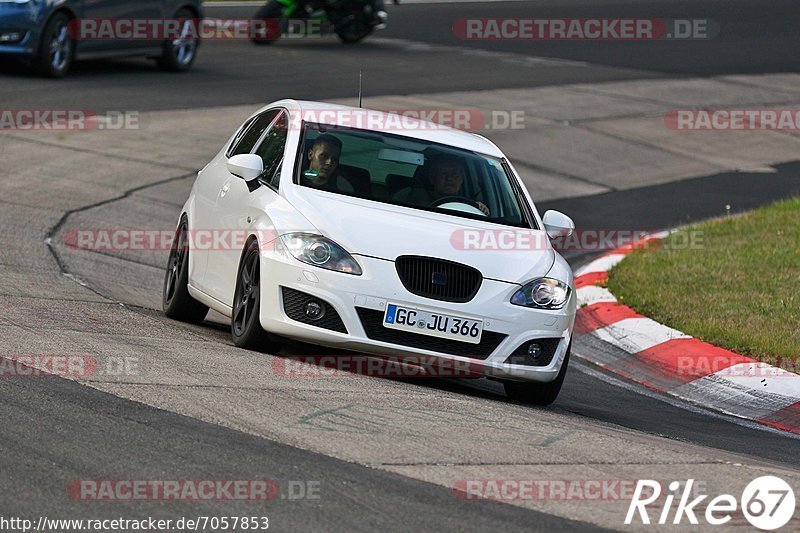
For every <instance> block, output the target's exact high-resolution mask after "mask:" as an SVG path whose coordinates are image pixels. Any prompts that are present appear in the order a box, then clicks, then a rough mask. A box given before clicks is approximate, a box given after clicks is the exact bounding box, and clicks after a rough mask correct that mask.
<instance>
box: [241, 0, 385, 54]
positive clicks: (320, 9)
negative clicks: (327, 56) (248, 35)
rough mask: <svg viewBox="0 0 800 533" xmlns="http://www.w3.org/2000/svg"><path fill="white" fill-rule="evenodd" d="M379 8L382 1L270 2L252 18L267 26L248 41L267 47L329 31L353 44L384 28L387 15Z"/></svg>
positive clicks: (321, 0)
mask: <svg viewBox="0 0 800 533" xmlns="http://www.w3.org/2000/svg"><path fill="white" fill-rule="evenodd" d="M395 3H397V0H395ZM383 8H384V4H383V0H312V1H302V0H301V1H297V0H270V1H269V2H267V3H266V4H264V5H263V6H261V8H260V9H259V10H258V11H257V12H256V14H255V16H254V18H255V19H256V20H269V21H270V23H271V24H269V25H268V27H267V28H266V29H264V30H262V31H260V32H256V34H255V35H254V36H253V38H252V41H253V43H255V44H271V43H273V42H275V41H276V40H278V38H279V37H280V36H281V35H286V34H292V35H294V34H301V35H302V34H312V33H316V32H319V33H329V32H333V33H335V34H336V35H338V36H339V39H340V40H341V41H342V42H343V43H345V44H352V43H357V42H358V41H360V40H361V39H363V38H364V37H366V36H367V35H369V34H371V33H372V32H373V31H375V30H380V29H383V28H385V27H386V20H387V18H388V15H387V13H386V11H384V9H383Z"/></svg>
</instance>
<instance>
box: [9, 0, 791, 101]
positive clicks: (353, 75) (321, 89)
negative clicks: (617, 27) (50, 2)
mask: <svg viewBox="0 0 800 533" xmlns="http://www.w3.org/2000/svg"><path fill="white" fill-rule="evenodd" d="M388 9H389V11H390V17H391V23H390V25H389V27H388V28H387V29H386V30H385V31H383V32H380V33H379V34H378V35H377V38H374V39H369V40H367V41H365V42H363V43H361V44H358V45H356V46H350V47H342V46H341V45H340V44H339V42H338V41H337V40H336V38H335V37H326V38H323V39H319V40H303V39H295V40H291V39H286V40H284V41H283V42H279V43H278V44H277V45H276V46H271V47H264V48H262V47H254V46H244V45H245V44H246V43H243V42H222V41H217V42H209V43H206V45H205V46H204V47H203V48H202V50H201V53H200V56H199V59H198V61H197V63H196V65H195V68H194V70H193V71H192V72H190V73H189V74H186V75H178V76H164V75H163V74H162V73H160V72H157V71H156V70H155V69H154V68H153V65H152V62H151V61H146V60H143V59H131V60H115V61H98V62H89V63H84V64H81V65H78V66H76V68H75V71H74V73H73V75H72V76H70V77H69V78H68V79H66V80H62V82H61V83H60V86H59V90H57V91H53V90H52V85H51V84H50V83H49V81H47V80H38V79H31V78H30V77H29V76H28V75H27V73H26V72H25V70H24V69H21V68H19V67H16V66H14V65H13V64H12V65H5V66H3V68H2V70H1V71H0V72H1V73H2V76H3V77H2V84H0V101H2V102H3V105H4V106H6V107H9V108H15V107H25V104H26V103H30V102H34V103H36V104H38V105H39V106H41V107H44V108H48V109H50V108H56V109H58V108H69V106H71V105H74V103H75V95H76V94H78V93H80V94H81V98H82V99H85V100H84V101H85V102H91V104H92V106H93V109H94V110H96V111H104V110H108V109H128V110H140V111H145V110H154V109H178V108H193V107H208V106H220V105H233V104H252V103H254V102H269V101H273V100H277V99H279V98H283V97H286V96H291V97H293V98H301V99H302V98H305V99H312V100H315V99H317V100H318V99H332V98H343V97H349V96H354V95H355V94H357V90H358V74H359V70H363V73H364V77H365V78H364V80H365V81H364V90H365V94H370V95H382V94H408V93H416V94H419V93H433V92H445V91H455V90H480V89H496V88H499V87H534V86H545V85H560V84H565V83H579V82H600V81H612V80H624V79H645V78H660V77H666V76H673V77H674V76H686V75H701V76H709V75H719V74H732V73H763V72H793V71H797V70H798V68H799V67H800V43H798V40H797V38H796V27H795V25H794V22H795V21H796V20H797V19H798V18H799V17H800V6H798V4H797V3H796V2H794V1H792V0H776V1H771V2H768V3H766V4H765V3H762V2H758V1H754V0H716V1H710V0H701V1H671V0H646V1H641V2H636V3H635V4H633V3H632V2H630V1H624V0H623V1H620V0H616V1H614V0H611V1H609V0H602V1H597V2H587V1H585V0H572V1H567V2H562V1H555V0H542V1H535V2H510V3H503V2H497V3H489V4H481V3H466V4H433V5H417V4H415V5H403V4H400V5H399V6H394V5H390V6H389V7H388ZM207 11H208V15H209V16H212V17H219V18H224V17H230V18H234V17H248V16H252V14H253V12H254V8H252V7H246V8H237V7H225V8H217V7H212V8H208V10H207ZM469 17H629V18H630V17H663V18H683V19H688V18H707V19H713V20H714V21H716V22H717V23H719V25H720V28H721V31H720V34H719V35H718V36H717V37H716V38H714V39H711V40H695V41H690V40H686V41H650V42H610V41H607V42H602V41H601V42H598V41H594V42H569V41H560V42H557V41H549V42H548V41H539V42H535V43H531V42H528V41H477V42H474V41H462V40H459V39H458V38H457V37H455V36H454V34H453V31H452V24H453V22H454V21H455V20H457V19H459V18H469Z"/></svg>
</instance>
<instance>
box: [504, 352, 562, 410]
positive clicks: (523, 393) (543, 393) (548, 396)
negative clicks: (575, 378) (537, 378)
mask: <svg viewBox="0 0 800 533" xmlns="http://www.w3.org/2000/svg"><path fill="white" fill-rule="evenodd" d="M571 351H572V343H570V345H569V346H568V347H567V354H566V355H565V356H564V362H563V363H561V370H560V371H559V373H558V376H556V379H554V380H553V381H551V382H550V383H535V382H530V381H504V382H503V388H504V389H505V390H506V395H507V396H508V397H509V398H511V399H512V400H516V401H519V402H525V403H530V404H533V405H541V406H546V405H550V404H551V403H553V402H554V401H556V398H557V397H558V393H559V392H561V385H563V384H564V376H566V375H567V367H568V366H569V354H570V352H571Z"/></svg>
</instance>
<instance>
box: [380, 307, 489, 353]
mask: <svg viewBox="0 0 800 533" xmlns="http://www.w3.org/2000/svg"><path fill="white" fill-rule="evenodd" d="M383 327H386V328H391V329H399V330H402V331H410V332H412V333H419V334H421V335H430V336H431V337H439V338H442V339H452V340H456V341H461V342H469V343H472V344H478V343H480V342H481V334H482V333H483V320H473V319H471V318H464V317H460V316H454V315H445V314H442V313H433V312H430V311H424V310H422V309H415V308H413V307H406V306H402V305H397V304H389V305H387V306H386V312H385V313H384V315H383Z"/></svg>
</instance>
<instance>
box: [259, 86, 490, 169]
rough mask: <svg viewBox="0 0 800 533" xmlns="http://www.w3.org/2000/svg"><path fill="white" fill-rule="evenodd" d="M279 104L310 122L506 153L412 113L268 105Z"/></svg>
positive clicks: (483, 140) (302, 103)
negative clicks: (407, 114) (402, 114)
mask: <svg viewBox="0 0 800 533" xmlns="http://www.w3.org/2000/svg"><path fill="white" fill-rule="evenodd" d="M279 106H280V107H285V108H287V109H288V110H289V111H291V112H294V113H297V112H299V113H300V115H301V116H302V117H303V120H308V121H309V122H315V123H320V124H330V125H334V126H349V127H352V128H357V129H365V130H371V131H377V132H381V133H390V134H394V135H402V136H405V137H410V138H412V139H421V140H426V141H432V142H437V143H441V144H445V145H448V146H454V147H456V148H462V149H465V150H471V151H474V152H478V153H481V154H485V155H490V156H494V157H505V156H504V155H503V152H501V151H500V149H499V148H498V147H497V146H495V144H494V143H492V142H491V141H489V140H488V139H486V138H485V137H482V136H480V135H477V134H474V133H469V132H466V131H462V130H458V129H455V128H451V127H447V126H442V125H439V124H435V123H433V122H430V121H427V120H419V119H416V118H413V117H409V116H402V117H401V116H400V115H397V114H395V113H387V112H385V111H377V110H374V109H364V108H358V107H350V106H345V105H340V104H331V103H327V102H312V101H308V100H291V99H286V100H279V101H277V102H273V103H271V104H269V105H268V106H267V108H270V107H279ZM469 112H470V113H476V112H477V110H474V111H473V110H469Z"/></svg>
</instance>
